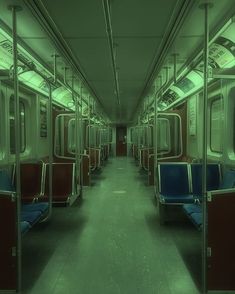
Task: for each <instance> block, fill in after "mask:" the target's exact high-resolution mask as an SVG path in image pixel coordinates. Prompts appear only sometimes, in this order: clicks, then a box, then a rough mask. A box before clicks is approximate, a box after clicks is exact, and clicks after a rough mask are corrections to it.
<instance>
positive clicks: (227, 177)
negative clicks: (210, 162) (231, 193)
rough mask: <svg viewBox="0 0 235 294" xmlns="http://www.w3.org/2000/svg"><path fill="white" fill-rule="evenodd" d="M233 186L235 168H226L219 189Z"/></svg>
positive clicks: (234, 183)
mask: <svg viewBox="0 0 235 294" xmlns="http://www.w3.org/2000/svg"><path fill="white" fill-rule="evenodd" d="M234 187H235V170H227V171H226V172H225V173H224V176H223V180H222V182H221V185H220V189H229V188H234Z"/></svg>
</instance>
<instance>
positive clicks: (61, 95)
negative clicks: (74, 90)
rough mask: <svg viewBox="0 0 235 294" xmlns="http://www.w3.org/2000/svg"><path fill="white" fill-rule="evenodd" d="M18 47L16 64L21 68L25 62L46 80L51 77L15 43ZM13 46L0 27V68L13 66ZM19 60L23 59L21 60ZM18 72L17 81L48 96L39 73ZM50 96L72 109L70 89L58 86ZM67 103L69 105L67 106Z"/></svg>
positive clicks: (46, 88)
mask: <svg viewBox="0 0 235 294" xmlns="http://www.w3.org/2000/svg"><path fill="white" fill-rule="evenodd" d="M17 49H18V57H19V61H18V66H19V68H21V69H20V70H21V71H22V68H24V67H25V64H24V63H26V64H28V65H29V67H30V65H34V66H35V67H36V69H37V71H38V72H39V73H40V74H41V75H42V76H44V77H45V78H47V79H48V80H49V79H51V78H52V74H51V72H50V71H48V70H47V69H46V68H45V67H43V66H42V64H40V63H39V62H38V61H37V60H36V59H35V58H34V57H33V56H32V55H31V54H29V53H28V52H27V51H26V50H25V49H24V48H23V47H22V46H21V45H19V44H17ZM12 52H13V46H12V37H11V36H10V35H9V34H7V33H6V32H5V31H4V30H3V29H1V28H0V70H1V69H8V70H9V69H10V68H11V67H12V66H13V56H12ZM21 60H23V61H24V63H23V62H21ZM18 73H19V76H18V77H19V81H21V82H22V83H24V84H25V85H27V86H29V87H30V88H32V89H34V90H37V91H38V92H40V93H42V94H44V95H46V96H48V93H49V89H48V85H47V83H46V82H45V80H44V79H43V78H42V77H41V75H40V74H38V73H36V72H35V71H33V70H29V71H25V72H24V71H23V72H20V71H18ZM52 98H53V99H54V100H55V101H57V102H59V103H60V104H62V105H63V106H65V107H69V108H70V109H72V110H74V104H72V103H73V100H72V95H71V91H70V90H67V89H66V88H65V87H59V88H57V89H56V90H54V91H53V93H52ZM68 105H71V107H70V106H68Z"/></svg>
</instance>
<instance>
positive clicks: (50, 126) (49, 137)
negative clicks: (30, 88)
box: [47, 82, 53, 219]
mask: <svg viewBox="0 0 235 294" xmlns="http://www.w3.org/2000/svg"><path fill="white" fill-rule="evenodd" d="M47 84H48V86H49V119H48V141H49V213H48V217H47V219H48V218H50V217H51V214H52V197H53V183H52V178H53V168H52V165H53V126H52V124H53V118H52V88H51V84H50V83H49V82H48V83H47Z"/></svg>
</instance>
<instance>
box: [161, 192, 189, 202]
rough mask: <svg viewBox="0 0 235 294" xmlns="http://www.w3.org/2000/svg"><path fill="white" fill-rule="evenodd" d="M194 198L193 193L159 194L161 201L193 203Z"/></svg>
mask: <svg viewBox="0 0 235 294" xmlns="http://www.w3.org/2000/svg"><path fill="white" fill-rule="evenodd" d="M194 201H195V199H194V197H193V195H190V194H189V195H162V194H160V202H161V203H166V204H168V203H172V204H173V203H177V204H181V203H194Z"/></svg>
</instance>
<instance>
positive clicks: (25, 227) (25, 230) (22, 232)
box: [20, 221, 31, 234]
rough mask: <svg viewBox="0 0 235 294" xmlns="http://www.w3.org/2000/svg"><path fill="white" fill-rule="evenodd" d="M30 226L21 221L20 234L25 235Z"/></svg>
mask: <svg viewBox="0 0 235 294" xmlns="http://www.w3.org/2000/svg"><path fill="white" fill-rule="evenodd" d="M30 227H31V226H30V224H29V223H28V222H26V221H21V222H20V229H21V234H24V233H26V232H27V231H28V230H29V229H30Z"/></svg>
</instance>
